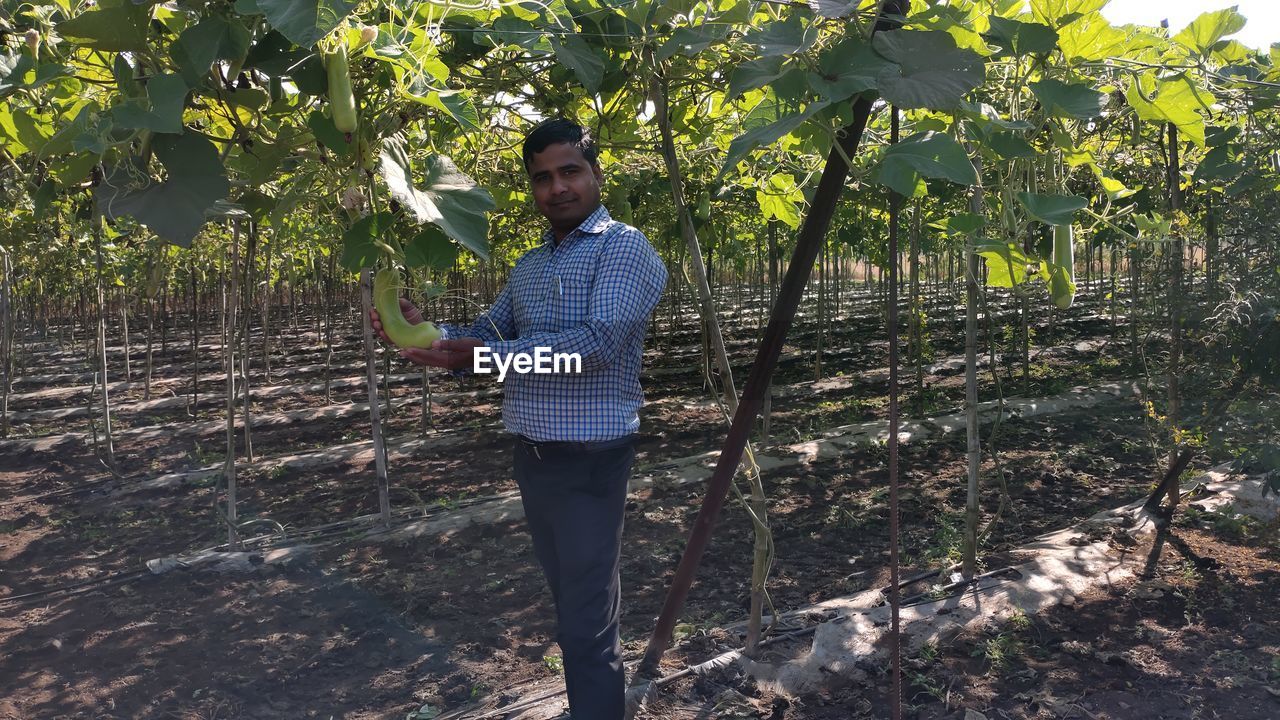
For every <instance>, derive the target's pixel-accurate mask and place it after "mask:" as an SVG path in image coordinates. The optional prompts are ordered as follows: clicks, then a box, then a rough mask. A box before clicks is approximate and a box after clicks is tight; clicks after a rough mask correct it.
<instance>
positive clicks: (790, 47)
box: [746, 14, 818, 57]
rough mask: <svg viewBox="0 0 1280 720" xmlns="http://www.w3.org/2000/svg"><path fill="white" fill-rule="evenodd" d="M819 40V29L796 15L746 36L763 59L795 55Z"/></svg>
mask: <svg viewBox="0 0 1280 720" xmlns="http://www.w3.org/2000/svg"><path fill="white" fill-rule="evenodd" d="M817 39H818V29H817V27H816V26H814V25H805V23H804V20H803V19H802V18H801V17H800V16H799V15H795V14H793V15H790V16H788V17H787V19H785V20H778V21H776V22H772V23H769V24H768V25H765V26H764V27H762V28H759V29H757V30H752V31H751V32H748V33H747V36H746V41H747V42H748V43H751V44H752V45H755V46H756V51H757V52H759V53H760V56H761V57H772V56H775V55H794V54H795V53H798V52H801V51H804V50H808V49H809V46H811V45H813V43H814V41H816V40H817Z"/></svg>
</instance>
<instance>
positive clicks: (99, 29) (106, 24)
mask: <svg viewBox="0 0 1280 720" xmlns="http://www.w3.org/2000/svg"><path fill="white" fill-rule="evenodd" d="M150 19H151V6H150V5H146V6H140V5H136V4H134V3H132V2H126V3H124V4H123V5H120V6H117V7H109V8H101V9H98V10H90V11H89V12H84V13H80V14H79V15H77V16H75V17H73V18H71V19H70V20H64V21H63V22H60V23H58V34H60V35H62V36H63V37H64V38H65V39H68V40H72V41H74V42H76V43H77V44H78V45H81V46H83V47H88V48H93V49H94V50H106V51H109V52H125V51H131V52H146V50H147V23H148V21H149V20H150Z"/></svg>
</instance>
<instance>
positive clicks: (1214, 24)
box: [1173, 7, 1246, 55]
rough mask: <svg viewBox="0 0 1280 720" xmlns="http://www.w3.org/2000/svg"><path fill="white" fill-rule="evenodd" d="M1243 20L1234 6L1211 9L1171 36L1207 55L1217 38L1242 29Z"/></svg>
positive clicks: (1178, 41)
mask: <svg viewBox="0 0 1280 720" xmlns="http://www.w3.org/2000/svg"><path fill="white" fill-rule="evenodd" d="M1245 22H1246V20H1245V17H1244V16H1243V15H1241V14H1240V13H1239V11H1237V10H1236V8H1235V7H1229V8H1224V9H1222V10H1213V11H1210V12H1206V13H1203V14H1201V15H1200V17H1197V18H1196V19H1195V20H1192V21H1191V24H1190V25H1187V26H1186V27H1185V28H1183V30H1182V32H1180V33H1178V34H1177V35H1174V36H1173V41H1174V42H1176V43H1181V44H1182V45H1185V46H1186V47H1189V48H1191V49H1192V50H1195V51H1196V52H1198V53H1200V54H1201V55H1208V54H1209V51H1210V50H1211V49H1212V48H1213V46H1214V45H1215V44H1216V43H1217V42H1218V41H1219V40H1221V39H1223V38H1225V37H1226V36H1228V35H1234V34H1236V33H1238V32H1240V31H1241V30H1243V29H1244V26H1245Z"/></svg>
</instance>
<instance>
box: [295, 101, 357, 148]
mask: <svg viewBox="0 0 1280 720" xmlns="http://www.w3.org/2000/svg"><path fill="white" fill-rule="evenodd" d="M307 127H309V128H311V134H313V135H315V137H316V140H319V141H320V144H321V145H324V146H325V147H327V148H329V149H330V150H332V151H333V152H335V153H337V154H338V155H339V156H342V157H346V156H348V155H350V154H351V150H352V149H353V148H354V147H355V143H349V142H347V135H346V133H344V132H340V131H339V130H338V128H337V127H336V126H335V125H334V124H333V118H328V117H325V116H324V113H323V112H321V111H319V110H312V111H311V114H310V115H308V116H307Z"/></svg>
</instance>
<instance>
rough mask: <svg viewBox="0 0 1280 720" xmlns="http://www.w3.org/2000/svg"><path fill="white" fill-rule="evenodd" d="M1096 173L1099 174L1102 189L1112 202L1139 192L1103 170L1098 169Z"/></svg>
mask: <svg viewBox="0 0 1280 720" xmlns="http://www.w3.org/2000/svg"><path fill="white" fill-rule="evenodd" d="M1095 174H1096V175H1097V176H1098V182H1099V183H1101V185H1102V191H1103V192H1105V193H1106V194H1107V197H1108V198H1110V199H1111V201H1112V202H1115V201H1116V200H1123V199H1125V198H1127V197H1131V196H1133V195H1135V194H1137V192H1138V191H1137V190H1133V189H1131V188H1129V187H1128V186H1126V185H1125V184H1124V183H1122V182H1120V181H1119V180H1117V179H1115V178H1113V177H1111V176H1110V175H1106V174H1103V173H1102V171H1101V170H1098V171H1097V172H1096V173H1095Z"/></svg>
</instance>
